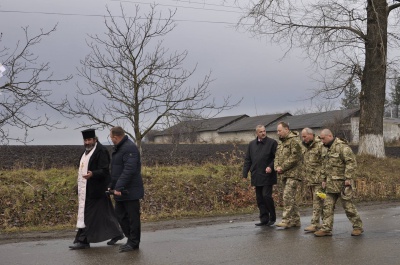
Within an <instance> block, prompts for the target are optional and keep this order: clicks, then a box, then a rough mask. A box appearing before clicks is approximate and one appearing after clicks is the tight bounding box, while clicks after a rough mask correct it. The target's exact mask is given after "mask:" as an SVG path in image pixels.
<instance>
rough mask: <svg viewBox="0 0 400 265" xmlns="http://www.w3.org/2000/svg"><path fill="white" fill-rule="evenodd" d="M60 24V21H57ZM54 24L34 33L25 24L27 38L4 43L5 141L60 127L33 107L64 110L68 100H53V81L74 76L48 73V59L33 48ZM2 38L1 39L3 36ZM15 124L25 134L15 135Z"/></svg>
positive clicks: (0, 118) (1, 104)
mask: <svg viewBox="0 0 400 265" xmlns="http://www.w3.org/2000/svg"><path fill="white" fill-rule="evenodd" d="M56 26H57V25H56ZM56 26H54V27H53V28H52V29H50V30H49V31H43V30H41V32H40V33H39V34H38V35H36V36H33V37H31V36H30V35H29V32H28V27H24V28H22V30H23V32H24V40H22V41H21V40H20V41H18V42H17V43H16V45H15V47H14V48H12V49H11V48H7V47H4V48H2V49H0V60H4V61H3V65H4V66H5V67H6V72H5V77H4V78H5V79H6V81H5V83H4V84H3V85H1V86H0V91H1V94H0V97H1V99H0V140H1V142H3V143H8V142H9V141H18V142H21V143H27V142H29V141H31V140H28V138H27V137H28V130H29V129H33V128H38V127H44V128H47V129H49V130H51V129H55V128H60V122H58V121H51V120H50V119H49V117H48V116H47V115H46V114H43V115H36V116H35V115H34V114H32V113H31V112H30V110H31V109H37V110H38V109H40V108H42V107H46V108H50V109H53V110H56V111H60V110H62V109H63V108H64V107H65V106H66V104H67V102H66V101H65V100H64V101H61V102H55V101H52V100H50V96H51V94H52V89H51V87H50V86H51V85H52V84H59V83H61V82H66V81H68V80H70V79H71V78H72V77H71V76H67V77H65V78H60V79H59V78H54V77H53V73H49V71H50V65H49V63H48V62H47V63H39V62H38V61H39V56H38V55H35V54H34V53H33V52H32V51H31V50H32V49H33V48H34V47H35V46H36V45H39V44H40V43H41V41H42V40H43V38H44V37H48V36H49V35H50V34H52V33H53V32H55V31H56ZM0 41H1V39H0ZM10 127H16V128H19V129H21V130H23V131H24V132H25V133H24V135H22V136H16V137H12V136H11V135H10V134H9V131H8V129H6V128H10Z"/></svg>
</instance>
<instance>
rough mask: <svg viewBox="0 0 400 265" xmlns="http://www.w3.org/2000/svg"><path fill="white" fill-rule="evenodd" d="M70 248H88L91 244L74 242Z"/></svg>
mask: <svg viewBox="0 0 400 265" xmlns="http://www.w3.org/2000/svg"><path fill="white" fill-rule="evenodd" d="M69 248H70V249H72V250H75V249H86V248H90V244H85V243H81V242H78V243H74V244H73V245H72V246H69Z"/></svg>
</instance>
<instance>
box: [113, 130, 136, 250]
mask: <svg viewBox="0 0 400 265" xmlns="http://www.w3.org/2000/svg"><path fill="white" fill-rule="evenodd" d="M110 138H111V141H112V142H113V143H114V152H113V153H112V158H111V183H110V185H109V188H110V189H111V190H114V199H115V214H116V215H117V219H118V222H119V224H120V225H121V228H122V231H123V232H124V234H125V236H126V237H127V238H128V241H127V242H126V244H125V245H122V246H121V247H120V248H119V252H126V251H131V250H134V249H137V248H139V243H140V234H141V225H140V201H139V200H140V199H141V198H143V195H144V188H143V180H142V176H141V162H140V153H139V150H138V148H137V146H136V145H135V144H134V143H133V142H132V141H131V140H130V139H128V136H127V135H125V131H124V129H122V128H121V127H119V126H117V127H113V128H112V129H111V130H110Z"/></svg>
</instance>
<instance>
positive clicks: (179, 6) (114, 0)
mask: <svg viewBox="0 0 400 265" xmlns="http://www.w3.org/2000/svg"><path fill="white" fill-rule="evenodd" d="M110 1H111V2H121V3H132V4H140V5H152V3H144V2H138V1H129V0H110ZM155 5H157V6H164V7H175V8H187V9H196V10H205V11H216V12H225V13H237V14H242V13H243V12H239V11H230V10H221V9H212V8H204V7H190V6H181V5H165V4H155ZM223 7H225V6H223Z"/></svg>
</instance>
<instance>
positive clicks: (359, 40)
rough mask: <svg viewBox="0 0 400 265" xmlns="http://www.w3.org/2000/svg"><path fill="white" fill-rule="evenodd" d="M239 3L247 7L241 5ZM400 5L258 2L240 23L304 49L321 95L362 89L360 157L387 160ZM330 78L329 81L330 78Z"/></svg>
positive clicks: (379, 0)
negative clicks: (391, 52)
mask: <svg viewBox="0 0 400 265" xmlns="http://www.w3.org/2000/svg"><path fill="white" fill-rule="evenodd" d="M237 2H238V3H243V2H239V1H237ZM398 7H400V3H398V2H395V1H391V0H390V1H388V2H387V1H386V0H367V1H359V0H351V1H349V0H324V1H320V0H309V1H286V0H257V1H255V2H254V3H252V4H249V6H247V9H246V14H245V15H244V16H243V18H242V19H241V21H240V23H239V25H240V24H242V25H243V23H244V22H246V23H249V22H250V24H251V26H250V30H251V31H252V32H253V33H254V34H255V35H257V36H267V37H268V38H269V39H270V40H271V41H272V42H275V43H279V44H283V45H287V51H290V50H291V49H292V48H295V47H296V48H301V49H302V50H303V51H304V52H305V55H306V57H308V58H310V59H311V61H312V62H313V63H314V66H316V68H317V69H319V70H320V71H319V72H318V73H320V74H321V79H319V80H321V81H323V82H322V86H321V87H320V88H319V89H318V91H317V93H316V94H320V93H323V94H325V95H326V97H328V98H332V97H337V96H339V95H340V94H341V93H342V92H343V91H344V90H345V89H346V87H348V86H349V85H350V84H351V83H352V82H353V83H355V84H357V82H358V83H360V84H361V91H360V109H361V114H360V126H359V134H360V142H359V153H360V154H371V155H373V156H376V157H384V156H385V151H384V143H383V113H384V102H385V88H386V87H385V85H386V77H387V76H386V74H387V66H388V62H387V59H388V56H387V50H388V45H393V46H396V47H398V46H399V40H400V38H399V31H398V30H397V31H396V30H394V29H393V27H392V26H394V25H396V24H397V26H398V22H399V20H398V19H399V16H398V15H399V13H398V11H396V14H394V15H395V16H396V17H395V18H393V19H391V20H389V15H390V14H392V13H395V10H396V9H397V8H398ZM327 73H329V75H327Z"/></svg>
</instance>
